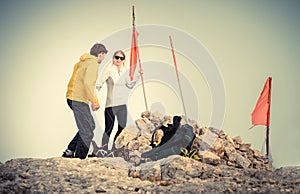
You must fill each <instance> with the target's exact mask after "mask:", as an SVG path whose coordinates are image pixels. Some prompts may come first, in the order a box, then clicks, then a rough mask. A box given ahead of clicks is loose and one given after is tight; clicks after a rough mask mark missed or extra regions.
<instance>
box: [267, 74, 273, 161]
mask: <svg viewBox="0 0 300 194" xmlns="http://www.w3.org/2000/svg"><path fill="white" fill-rule="evenodd" d="M269 79H270V82H269V84H270V86H269V87H270V88H269V95H268V103H269V109H268V114H267V127H266V151H267V162H270V109H271V90H272V77H270V78H269Z"/></svg>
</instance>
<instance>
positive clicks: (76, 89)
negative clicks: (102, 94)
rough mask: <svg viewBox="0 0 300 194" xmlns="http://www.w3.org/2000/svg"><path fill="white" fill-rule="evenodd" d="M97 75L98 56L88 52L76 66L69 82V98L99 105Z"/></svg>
mask: <svg viewBox="0 0 300 194" xmlns="http://www.w3.org/2000/svg"><path fill="white" fill-rule="evenodd" d="M97 77H98V63H97V58H96V57H95V56H93V55H90V54H87V53H85V54H83V55H82V56H81V57H80V61H79V62H77V63H76V64H75V66H74V69H73V74H72V77H71V79H70V81H69V84H68V91H67V95H66V97H67V99H70V100H75V101H79V102H85V103H89V102H92V103H93V104H94V105H99V102H98V98H97V96H96V94H95V93H94V89H95V84H96V80H97Z"/></svg>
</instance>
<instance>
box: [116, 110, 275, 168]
mask: <svg viewBox="0 0 300 194" xmlns="http://www.w3.org/2000/svg"><path fill="white" fill-rule="evenodd" d="M172 120H173V119H172V117H171V116H164V115H162V114H160V113H159V112H155V113H152V114H151V113H149V112H144V113H142V118H140V119H137V120H136V126H137V127H134V126H132V127H131V128H127V129H124V130H123V132H122V133H121V134H120V136H119V137H118V138H117V140H116V147H117V148H121V147H125V148H126V149H127V150H129V158H128V160H129V162H132V163H134V164H136V165H139V164H140V162H141V157H140V156H141V153H143V152H145V151H148V150H150V149H152V147H151V146H150V142H151V138H152V134H153V133H154V132H155V133H156V136H155V137H156V138H160V137H159V136H162V135H163V132H162V131H161V130H159V128H160V127H161V126H162V125H167V124H171V123H172ZM188 122H189V125H191V126H192V127H193V131H194V134H195V135H196V137H195V139H194V141H193V144H192V147H191V149H195V150H196V151H197V154H198V156H199V157H200V159H201V161H202V162H204V163H207V164H211V165H228V166H233V167H238V168H255V169H262V168H270V165H269V163H267V162H266V159H265V156H264V155H263V154H261V153H260V152H259V151H258V150H253V149H251V144H248V143H243V142H242V139H241V137H240V136H238V137H235V138H232V137H231V136H230V135H226V134H225V132H224V131H223V130H220V129H216V128H213V127H200V126H199V125H198V124H197V123H196V122H195V121H193V120H189V121H188ZM181 124H182V125H184V124H185V119H182V120H181Z"/></svg>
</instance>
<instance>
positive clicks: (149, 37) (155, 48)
mask: <svg viewBox="0 0 300 194" xmlns="http://www.w3.org/2000/svg"><path fill="white" fill-rule="evenodd" d="M132 5H135V12H136V25H137V30H138V31H139V33H140V34H139V41H140V44H141V48H140V55H141V59H142V62H143V64H144V66H145V72H144V74H145V77H146V78H149V79H147V82H146V85H145V86H146V95H147V98H148V104H149V107H150V105H152V106H151V107H152V108H154V109H155V108H156V109H158V110H160V111H165V113H166V114H169V115H175V114H183V110H182V106H181V104H180V103H181V99H180V94H179V93H178V88H177V85H176V84H177V83H176V79H175V77H174V76H175V71H173V70H174V67H173V61H172V60H173V59H172V55H171V51H170V49H169V48H168V36H167V35H168V33H170V34H169V35H172V37H173V43H174V46H175V48H176V57H177V63H178V67H179V70H180V73H181V76H182V81H183V82H184V83H183V88H184V94H185V96H184V99H185V101H186V106H187V115H188V116H190V117H191V118H193V119H196V120H197V122H198V123H199V124H200V126H211V125H212V126H214V127H218V128H221V129H222V130H224V131H225V133H226V134H229V135H231V136H232V137H236V136H241V137H242V140H243V142H245V143H251V144H252V148H253V149H258V150H260V151H261V150H262V147H263V145H264V138H265V127H264V126H257V127H254V128H253V129H252V130H248V128H249V127H250V126H251V113H252V111H253V109H254V107H255V104H256V101H257V99H258V97H259V94H260V92H261V90H262V89H263V85H264V83H265V81H266V79H267V77H268V76H271V77H272V78H273V88H272V89H273V90H272V104H271V126H270V128H271V133H270V135H271V136H270V141H271V142H270V145H271V154H272V157H273V160H274V165H275V166H276V167H280V166H294V165H300V154H299V151H298V148H299V147H300V141H299V140H298V138H299V137H300V129H299V126H298V120H299V110H300V103H299V101H298V99H300V91H299V86H298V84H299V83H300V78H299V76H298V74H299V71H300V66H299V62H300V60H299V59H300V57H299V51H300V38H299V34H300V23H299V18H300V13H299V11H298V10H299V8H300V2H299V1H297V0H289V1H284V0H281V1H279V0H260V1H250V0H248V1H246V0H244V1H241V0H227V1H223V0H211V1H200V0H193V1H179V0H172V1H171V0H169V1H158V0H152V1H146V0H145V1H125V0H122V1H121V0H120V1H102V0H93V1H84V2H83V1H58V0H54V1H39V0H28V1H16V0H5V1H1V2H0V25H1V29H0V42H1V44H0V45H1V46H0V48H1V53H0V55H1V57H0V64H1V71H0V74H1V76H0V90H1V101H0V103H1V104H0V105H1V108H2V110H1V112H0V130H1V136H0V161H1V162H5V161H7V160H9V159H12V158H23V157H30V158H49V157H56V156H60V155H61V154H62V152H63V151H64V149H65V148H66V146H67V144H68V142H69V141H70V139H71V138H72V136H73V135H74V134H75V133H76V131H77V129H76V125H75V121H74V118H73V115H72V112H71V110H70V109H69V108H68V107H67V104H66V99H65V93H66V89H67V84H68V81H69V78H70V76H71V73H72V69H73V65H74V64H75V63H76V62H77V60H78V59H79V57H80V55H81V54H83V53H84V52H88V51H89V49H90V48H91V46H92V45H93V44H94V43H95V42H102V43H104V44H105V45H106V46H107V49H108V50H109V51H110V52H109V53H108V55H107V57H106V59H105V60H104V61H103V63H102V64H101V67H102V68H103V67H104V66H105V65H107V64H109V63H110V62H111V55H112V54H113V52H114V51H115V50H119V49H123V50H125V51H126V54H127V56H129V55H128V54H129V50H128V49H129V48H130V42H131V25H132V17H131V14H132V12H131V8H132ZM127 59H129V57H128V58H127ZM128 64H129V61H128V60H127V65H128ZM101 67H100V69H101ZM162 70H164V71H162ZM147 73H148V74H147ZM147 76H148V77H147ZM98 97H99V100H100V103H101V108H100V110H99V111H98V112H96V113H95V115H96V117H97V122H98V125H99V126H100V128H103V127H104V123H103V111H104V104H105V90H102V91H101V92H100V93H99V95H98ZM128 111H129V114H130V115H131V117H132V119H133V120H135V119H138V118H139V114H140V113H141V112H143V111H144V104H143V97H142V92H141V86H140V85H138V86H137V87H136V88H135V89H134V90H133V91H132V93H131V94H130V97H129V104H128ZM98 133H99V130H98V129H96V131H95V138H96V139H99V137H98V135H97V134H98Z"/></svg>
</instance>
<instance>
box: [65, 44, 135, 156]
mask: <svg viewBox="0 0 300 194" xmlns="http://www.w3.org/2000/svg"><path fill="white" fill-rule="evenodd" d="M106 54H107V50H106V47H105V46H104V45H103V44H100V43H96V44H94V45H93V46H92V48H91V49H90V53H89V54H87V53H85V54H83V55H82V56H81V57H80V61H79V62H77V63H76V64H75V66H74V69H73V74H72V77H71V79H70V81H69V84H68V90H67V94H66V97H67V103H68V105H69V107H70V108H71V109H72V111H73V113H74V117H75V121H76V124H77V127H78V132H77V133H76V135H75V136H74V138H73V139H72V140H71V142H70V143H69V144H68V148H67V149H66V150H65V151H64V153H63V155H62V156H63V157H68V158H80V159H85V158H86V157H87V154H88V151H89V148H90V145H91V142H92V139H93V137H94V129H95V122H94V118H93V116H92V114H91V111H97V110H98V109H99V108H100V105H99V102H98V98H97V95H96V92H97V91H99V90H100V89H101V87H102V86H103V84H104V82H106V84H107V99H106V105H105V110H104V116H105V132H104V134H103V137H102V147H101V150H102V151H103V152H104V153H105V156H107V155H113V152H114V151H115V150H116V149H115V146H114V143H113V146H112V149H111V150H108V142H109V138H110V135H111V132H112V130H113V126H114V122H115V118H116V117H117V120H118V131H117V133H116V135H115V137H114V142H115V140H116V138H117V137H118V135H119V134H120V133H121V132H122V130H123V129H124V128H125V126H126V122H127V106H126V102H127V98H128V96H127V94H128V93H129V91H128V90H130V89H132V88H133V87H134V86H135V83H136V80H137V79H138V77H135V78H136V79H134V80H132V81H129V79H128V77H129V75H125V72H126V71H125V53H124V52H123V51H121V50H118V51H116V52H115V53H114V54H113V58H112V64H111V65H109V66H108V67H107V68H106V69H105V70H104V72H103V74H102V75H101V77H100V79H99V80H98V81H97V79H98V66H99V64H100V63H101V62H102V61H103V59H104V58H105V56H106ZM96 82H97V84H96ZM104 153H103V154H104ZM91 156H95V153H94V152H93V154H92V155H91Z"/></svg>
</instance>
